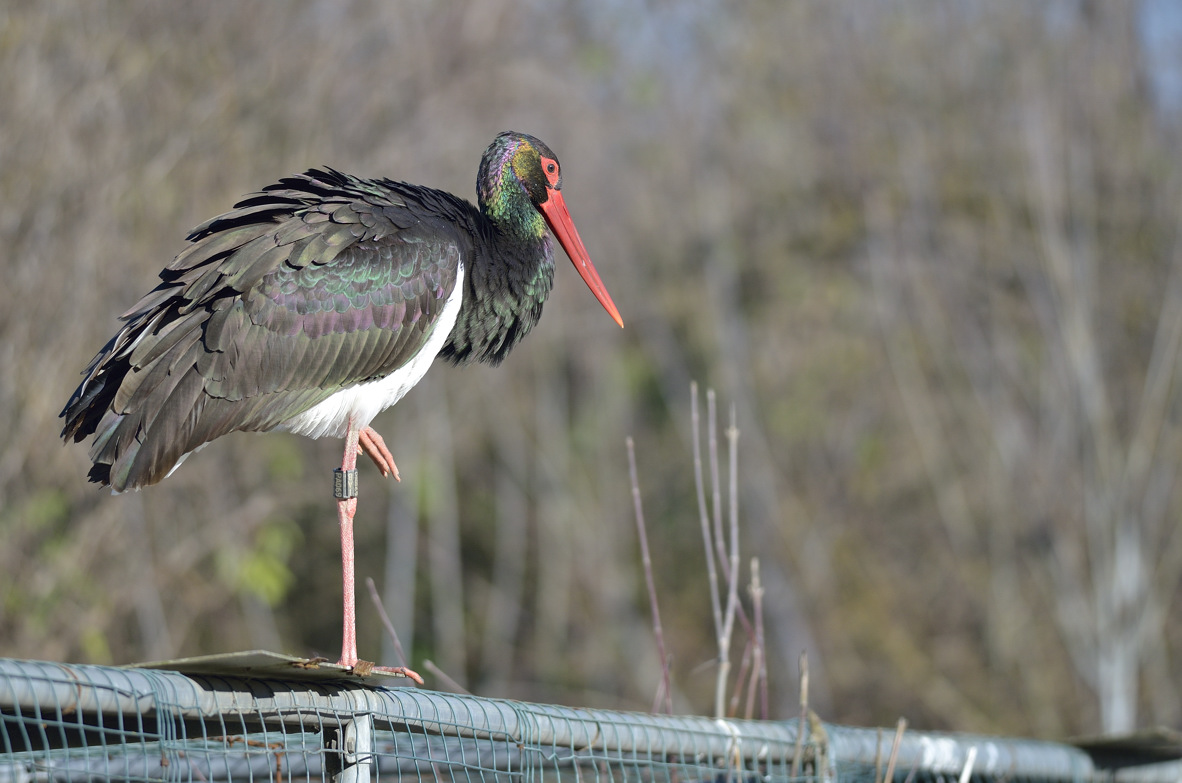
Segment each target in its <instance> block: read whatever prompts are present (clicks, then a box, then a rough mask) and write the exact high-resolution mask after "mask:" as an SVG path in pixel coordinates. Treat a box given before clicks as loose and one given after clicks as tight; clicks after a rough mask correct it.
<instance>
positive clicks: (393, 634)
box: [365, 576, 410, 668]
mask: <svg viewBox="0 0 1182 783" xmlns="http://www.w3.org/2000/svg"><path fill="white" fill-rule="evenodd" d="M365 586H366V587H367V588H369V600H371V601H373V605H374V608H375V609H377V610H378V617H380V618H382V625H383V626H385V628H386V633H387V634H389V635H390V640H391V641H392V642H394V654H395V655H397V656H398V663H399V665H400V666H402V667H403V668H409V667H410V664H408V663H407V662H406V653H405V652H403V651H402V642H401V641H399V639H398V631H396V630H394V623H392V622H391V621H390V615H388V614H386V606H385V604H383V603H382V597H381V596H380V595H378V588H377V585H375V584H374V581H373V577H372V576H367V577H365Z"/></svg>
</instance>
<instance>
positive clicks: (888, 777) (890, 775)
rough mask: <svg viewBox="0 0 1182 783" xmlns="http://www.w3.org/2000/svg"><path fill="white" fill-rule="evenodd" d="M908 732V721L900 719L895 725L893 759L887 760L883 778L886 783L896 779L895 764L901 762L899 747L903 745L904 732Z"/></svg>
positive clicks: (892, 747) (892, 748) (892, 744)
mask: <svg viewBox="0 0 1182 783" xmlns="http://www.w3.org/2000/svg"><path fill="white" fill-rule="evenodd" d="M906 730H907V719H906V718H899V722H898V723H896V724H895V741H894V742H892V743H891V757H890V758H889V759H888V760H887V768H886V774H885V775H883V776H882V779H883V781H885V783H890V781H892V780H894V779H895V762H896V761H898V760H899V747H900V746H901V745H902V744H903V732H905V731H906Z"/></svg>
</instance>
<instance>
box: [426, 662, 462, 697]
mask: <svg viewBox="0 0 1182 783" xmlns="http://www.w3.org/2000/svg"><path fill="white" fill-rule="evenodd" d="M423 668H424V669H426V670H427V671H429V672H431V674H433V675H434V676H435V678H436V679H437V680H439V682H441V683H442V684H443V686H444V687H445V688H447V689H448V690H449V691H451V692H452V693H462V694H464V695H465V696H471V695H472V694H471V693H469V692H468V689H467V688H465V687H464V686H463V685H460V684H459V683H458V682H456V681H455V680H453V679H452V678H451V677H448V676H447V674H445V673H444V671H443V669H440V668H439V667H438V666H436V665H435V661H433V660H431V659H430V658H428V659H427V660H425V661H423Z"/></svg>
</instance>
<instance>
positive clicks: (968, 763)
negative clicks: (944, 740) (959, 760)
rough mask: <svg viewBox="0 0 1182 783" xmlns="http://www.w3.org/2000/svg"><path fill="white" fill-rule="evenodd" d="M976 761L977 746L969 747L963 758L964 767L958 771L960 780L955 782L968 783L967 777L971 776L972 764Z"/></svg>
mask: <svg viewBox="0 0 1182 783" xmlns="http://www.w3.org/2000/svg"><path fill="white" fill-rule="evenodd" d="M976 761H977V746H976V745H974V746H973V747H971V748H969V752H968V757H967V758H966V759H965V760H964V769H962V770H961V771H960V780H959V781H957V783H969V779H970V778H972V776H973V764H974V763H975V762H976Z"/></svg>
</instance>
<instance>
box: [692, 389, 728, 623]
mask: <svg viewBox="0 0 1182 783" xmlns="http://www.w3.org/2000/svg"><path fill="white" fill-rule="evenodd" d="M690 410H691V413H690V425H691V429H692V431H693V441H694V488H695V489H696V490H697V494H698V519H699V521H700V522H701V526H702V542H703V543H704V544H705V546H706V574H707V576H708V577H709V580H710V608H711V610H712V611H713V613H714V635H715V637H719V636H722V602H721V601H720V600H719V598H718V571H717V569H716V568H715V567H714V543H713V542H712V541H711V537H710V510H709V509H708V508H707V506H706V484H705V482H704V481H703V480H702V435H701V422H700V421H699V414H698V384H697V382H696V381H695V382H693V383H690Z"/></svg>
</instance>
